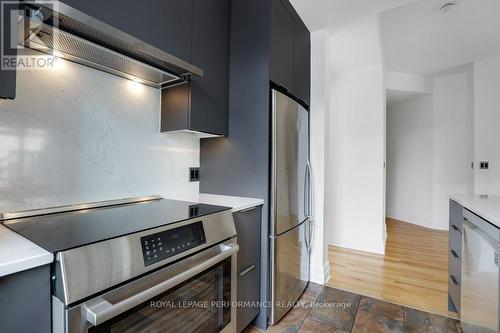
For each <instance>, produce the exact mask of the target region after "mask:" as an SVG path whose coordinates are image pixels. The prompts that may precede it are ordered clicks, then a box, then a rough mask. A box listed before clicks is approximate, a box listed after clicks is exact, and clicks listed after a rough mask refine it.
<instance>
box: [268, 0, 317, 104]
mask: <svg viewBox="0 0 500 333" xmlns="http://www.w3.org/2000/svg"><path fill="white" fill-rule="evenodd" d="M270 66H271V68H270V75H271V81H273V82H274V83H275V84H278V85H280V86H283V87H284V88H285V89H286V90H287V91H288V92H289V93H290V94H292V95H293V96H294V97H295V98H297V99H298V100H300V101H302V102H303V103H304V104H306V105H307V106H309V105H310V99H311V92H310V86H311V37H310V33H309V30H308V29H307V27H306V26H305V24H304V22H302V20H301V18H300V17H299V15H298V14H297V12H296V11H295V9H294V8H293V6H292V5H291V4H290V2H289V1H288V0H271V54H270Z"/></svg>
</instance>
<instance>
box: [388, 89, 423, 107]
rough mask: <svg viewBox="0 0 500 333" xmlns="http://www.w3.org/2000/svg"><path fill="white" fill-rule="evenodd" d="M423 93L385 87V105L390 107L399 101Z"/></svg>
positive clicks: (416, 96) (408, 99)
mask: <svg viewBox="0 0 500 333" xmlns="http://www.w3.org/2000/svg"><path fill="white" fill-rule="evenodd" d="M424 95H425V94H424V93H419V92H414V91H402V90H393V89H387V101H386V104H387V107H391V106H394V105H397V104H400V103H404V102H408V101H410V100H412V99H415V98H418V97H421V96H424Z"/></svg>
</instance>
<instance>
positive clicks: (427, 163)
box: [387, 95, 434, 228]
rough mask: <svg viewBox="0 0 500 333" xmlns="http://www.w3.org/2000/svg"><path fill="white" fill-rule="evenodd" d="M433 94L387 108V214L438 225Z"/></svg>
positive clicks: (420, 222)
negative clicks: (435, 211) (435, 214)
mask: <svg viewBox="0 0 500 333" xmlns="http://www.w3.org/2000/svg"><path fill="white" fill-rule="evenodd" d="M433 113H434V109H433V96H432V95H426V96H422V97H419V98H416V99H413V100H410V101H408V102H405V103H401V104H397V105H394V106H392V107H388V109H387V216H389V217H392V218H395V219H398V220H402V221H406V222H410V223H414V224H418V225H422V226H425V227H428V228H432V227H434V222H433V221H434V220H433V218H434V216H433V215H434V214H433V173H434V163H433Z"/></svg>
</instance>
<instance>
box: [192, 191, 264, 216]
mask: <svg viewBox="0 0 500 333" xmlns="http://www.w3.org/2000/svg"><path fill="white" fill-rule="evenodd" d="M198 201H199V202H200V203H205V204H209V205H218V206H226V207H232V212H233V213H234V212H239V211H241V210H244V209H247V208H252V207H255V206H260V205H263V204H264V200H262V199H256V198H245V197H233V196H228V195H217V194H206V193H200V197H199V200H198Z"/></svg>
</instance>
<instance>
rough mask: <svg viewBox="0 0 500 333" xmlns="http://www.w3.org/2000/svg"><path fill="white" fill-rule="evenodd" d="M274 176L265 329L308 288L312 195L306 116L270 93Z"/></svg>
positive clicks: (284, 97)
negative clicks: (267, 315)
mask: <svg viewBox="0 0 500 333" xmlns="http://www.w3.org/2000/svg"><path fill="white" fill-rule="evenodd" d="M271 92H272V147H271V150H272V172H271V218H270V223H271V225H270V235H269V239H270V243H271V244H270V248H271V251H270V255H271V258H270V263H271V301H272V307H271V312H270V315H269V323H270V324H271V325H273V324H276V323H277V322H278V321H279V320H280V319H281V318H282V317H283V316H284V315H285V314H286V313H287V312H288V311H289V310H290V309H291V308H292V307H293V303H294V302H295V301H297V300H298V299H299V298H300V296H301V295H302V293H303V291H304V289H305V288H306V286H307V283H308V282H309V252H310V243H311V238H312V230H313V227H312V218H311V206H312V191H311V168H310V164H309V112H308V111H307V110H306V109H305V108H303V107H302V106H301V105H300V104H299V103H297V102H295V101H294V100H293V99H292V98H290V97H288V96H287V95H285V94H283V93H281V92H279V91H277V90H274V89H273V90H272V91H271Z"/></svg>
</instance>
